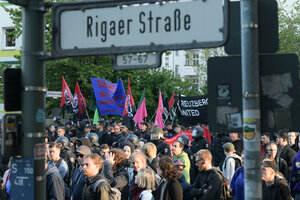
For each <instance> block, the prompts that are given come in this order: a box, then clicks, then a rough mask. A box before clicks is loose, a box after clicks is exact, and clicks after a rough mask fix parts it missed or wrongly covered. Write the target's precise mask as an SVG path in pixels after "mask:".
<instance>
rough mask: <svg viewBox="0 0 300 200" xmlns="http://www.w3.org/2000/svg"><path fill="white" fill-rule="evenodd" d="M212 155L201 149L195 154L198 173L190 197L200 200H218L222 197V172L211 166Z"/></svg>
mask: <svg viewBox="0 0 300 200" xmlns="http://www.w3.org/2000/svg"><path fill="white" fill-rule="evenodd" d="M212 159H213V158H212V154H211V153H210V151H208V150H206V149H202V150H200V151H199V152H197V153H196V154H195V161H196V165H197V167H198V170H199V173H198V175H197V178H196V180H195V183H194V184H193V185H192V188H191V196H192V197H193V198H194V199H201V200H220V199H221V196H222V186H223V182H222V175H221V173H222V172H218V171H217V170H216V169H214V168H213V166H212Z"/></svg>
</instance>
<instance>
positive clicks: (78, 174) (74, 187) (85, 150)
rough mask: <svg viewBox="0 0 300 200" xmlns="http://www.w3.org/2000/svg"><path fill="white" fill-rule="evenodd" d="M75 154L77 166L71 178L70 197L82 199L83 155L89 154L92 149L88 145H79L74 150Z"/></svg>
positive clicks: (77, 199) (74, 199) (75, 199)
mask: <svg viewBox="0 0 300 200" xmlns="http://www.w3.org/2000/svg"><path fill="white" fill-rule="evenodd" d="M74 153H75V156H76V161H77V162H78V167H77V168H76V169H75V170H74V172H73V175H72V180H71V188H70V193H71V195H70V196H71V199H72V200H81V199H82V189H83V185H84V179H85V175H84V173H83V168H82V165H83V157H84V156H86V155H88V154H91V153H92V151H91V149H90V148H89V147H87V146H85V145H81V146H80V147H78V148H77V150H76V151H75V152H74Z"/></svg>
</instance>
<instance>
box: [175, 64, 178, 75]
mask: <svg viewBox="0 0 300 200" xmlns="http://www.w3.org/2000/svg"><path fill="white" fill-rule="evenodd" d="M175 76H179V65H175Z"/></svg>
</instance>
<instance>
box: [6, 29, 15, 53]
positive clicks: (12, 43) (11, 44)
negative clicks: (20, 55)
mask: <svg viewBox="0 0 300 200" xmlns="http://www.w3.org/2000/svg"><path fill="white" fill-rule="evenodd" d="M14 31H15V29H14V28H6V29H4V34H5V48H10V47H15V46H16V40H15V39H14V38H13V36H12V34H13V32H14Z"/></svg>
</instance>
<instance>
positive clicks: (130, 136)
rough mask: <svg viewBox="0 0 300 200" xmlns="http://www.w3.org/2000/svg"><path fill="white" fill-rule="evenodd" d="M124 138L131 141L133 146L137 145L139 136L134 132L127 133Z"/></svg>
mask: <svg viewBox="0 0 300 200" xmlns="http://www.w3.org/2000/svg"><path fill="white" fill-rule="evenodd" d="M126 140H127V141H129V142H131V143H132V144H133V145H134V146H137V145H138V143H139V138H138V136H136V135H135V134H130V135H128V136H127V139H126Z"/></svg>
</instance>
